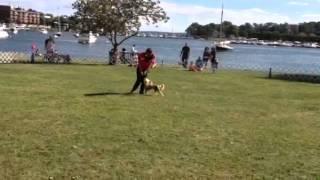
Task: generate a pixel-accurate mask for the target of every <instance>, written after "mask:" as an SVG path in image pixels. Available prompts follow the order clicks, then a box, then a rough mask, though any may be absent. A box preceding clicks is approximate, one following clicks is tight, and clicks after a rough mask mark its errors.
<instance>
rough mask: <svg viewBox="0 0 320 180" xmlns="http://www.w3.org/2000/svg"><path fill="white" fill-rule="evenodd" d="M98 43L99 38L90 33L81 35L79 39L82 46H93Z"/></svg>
mask: <svg viewBox="0 0 320 180" xmlns="http://www.w3.org/2000/svg"><path fill="white" fill-rule="evenodd" d="M96 41H97V37H96V36H95V35H94V34H93V33H92V32H91V31H90V32H89V33H81V34H80V36H79V39H78V42H79V43H80V44H92V43H95V42H96Z"/></svg>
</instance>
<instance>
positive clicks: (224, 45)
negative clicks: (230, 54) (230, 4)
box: [215, 0, 233, 51]
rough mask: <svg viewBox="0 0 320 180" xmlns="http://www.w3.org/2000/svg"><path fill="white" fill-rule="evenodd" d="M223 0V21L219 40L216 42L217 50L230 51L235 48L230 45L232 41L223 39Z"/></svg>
mask: <svg viewBox="0 0 320 180" xmlns="http://www.w3.org/2000/svg"><path fill="white" fill-rule="evenodd" d="M223 8H224V4H223V0H222V8H221V23H220V33H219V41H218V42H217V43H215V46H216V49H217V51H228V50H233V47H231V46H229V45H230V41H225V40H222V30H223Z"/></svg>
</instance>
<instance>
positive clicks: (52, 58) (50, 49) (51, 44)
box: [31, 36, 71, 64]
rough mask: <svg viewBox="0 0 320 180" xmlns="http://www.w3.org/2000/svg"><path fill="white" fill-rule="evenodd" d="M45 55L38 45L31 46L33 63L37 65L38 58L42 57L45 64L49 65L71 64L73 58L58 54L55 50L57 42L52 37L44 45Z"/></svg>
mask: <svg viewBox="0 0 320 180" xmlns="http://www.w3.org/2000/svg"><path fill="white" fill-rule="evenodd" d="M44 48H45V54H43V55H42V54H41V53H40V51H39V49H38V47H37V45H36V44H35V43H32V45H31V63H32V64H33V63H35V57H36V56H42V57H43V59H44V61H45V62H48V63H60V62H62V63H70V62H71V57H70V55H68V54H58V53H57V51H56V48H55V41H54V39H53V37H52V36H50V37H49V38H48V39H46V40H45V43H44Z"/></svg>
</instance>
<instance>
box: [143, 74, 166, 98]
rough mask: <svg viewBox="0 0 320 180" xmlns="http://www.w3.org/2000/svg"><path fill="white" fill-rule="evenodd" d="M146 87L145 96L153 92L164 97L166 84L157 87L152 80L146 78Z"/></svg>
mask: <svg viewBox="0 0 320 180" xmlns="http://www.w3.org/2000/svg"><path fill="white" fill-rule="evenodd" d="M144 85H145V87H144V91H145V94H147V93H148V91H150V90H153V91H154V92H155V93H159V94H160V95H161V96H164V93H163V92H164V90H165V88H166V86H165V85H164V84H160V85H157V84H155V83H153V82H152V81H151V80H150V79H148V78H145V79H144Z"/></svg>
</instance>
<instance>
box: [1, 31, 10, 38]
mask: <svg viewBox="0 0 320 180" xmlns="http://www.w3.org/2000/svg"><path fill="white" fill-rule="evenodd" d="M8 37H9V33H8V32H7V31H4V30H1V29H0V39H5V38H8Z"/></svg>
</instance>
